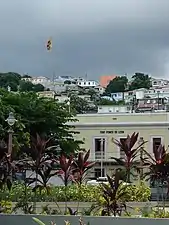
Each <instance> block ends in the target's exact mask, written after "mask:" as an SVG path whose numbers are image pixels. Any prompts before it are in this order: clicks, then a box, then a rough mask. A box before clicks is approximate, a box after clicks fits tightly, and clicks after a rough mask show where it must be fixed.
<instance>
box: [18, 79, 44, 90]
mask: <svg viewBox="0 0 169 225" xmlns="http://www.w3.org/2000/svg"><path fill="white" fill-rule="evenodd" d="M44 89H45V87H44V86H43V85H42V84H33V83H32V82H30V81H24V80H21V81H20V83H19V90H20V91H21V92H28V91H34V92H39V91H44Z"/></svg>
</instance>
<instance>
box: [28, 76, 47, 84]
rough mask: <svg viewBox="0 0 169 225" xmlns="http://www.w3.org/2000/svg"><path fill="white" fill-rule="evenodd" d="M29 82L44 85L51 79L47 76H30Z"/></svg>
mask: <svg viewBox="0 0 169 225" xmlns="http://www.w3.org/2000/svg"><path fill="white" fill-rule="evenodd" d="M31 82H32V83H33V84H42V85H45V84H46V83H50V82H51V81H50V79H49V78H47V77H42V76H39V77H34V78H32V81H31Z"/></svg>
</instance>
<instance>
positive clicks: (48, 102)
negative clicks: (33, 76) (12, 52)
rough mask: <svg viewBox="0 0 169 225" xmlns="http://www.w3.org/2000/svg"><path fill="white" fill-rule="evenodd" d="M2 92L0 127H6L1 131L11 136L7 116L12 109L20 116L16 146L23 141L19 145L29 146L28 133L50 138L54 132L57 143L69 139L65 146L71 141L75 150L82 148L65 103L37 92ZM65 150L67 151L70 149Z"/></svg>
mask: <svg viewBox="0 0 169 225" xmlns="http://www.w3.org/2000/svg"><path fill="white" fill-rule="evenodd" d="M0 95H1V102H0V104H1V112H0V124H1V126H0V130H1V131H2V133H0V135H1V138H2V139H3V138H4V139H7V124H6V122H5V119H6V118H7V117H8V113H9V112H10V111H13V112H14V114H15V116H16V118H17V120H18V122H17V123H16V124H15V126H14V138H15V139H16V143H15V149H16V146H18V145H19V147H18V149H21V147H22V148H23V147H24V151H26V149H27V150H29V142H28V139H27V138H28V137H27V135H29V139H30V137H31V136H33V137H36V133H38V134H39V135H40V136H42V137H46V138H49V137H51V136H52V137H53V145H60V143H62V142H64V143H67V145H66V144H65V145H64V146H68V143H73V144H74V149H72V151H73V152H74V151H76V150H78V149H79V142H78V141H74V139H73V131H71V130H70V128H71V126H69V125H67V123H68V122H69V121H70V122H71V121H73V119H72V115H71V114H70V113H69V112H68V110H66V107H65V105H64V104H60V103H58V102H56V101H53V99H45V98H39V97H38V95H36V93H33V92H27V93H15V94H13V93H12V92H7V91H4V90H2V91H0ZM24 138H25V141H24ZM23 142H24V143H23ZM64 146H63V148H64ZM62 150H63V151H67V149H62ZM68 151H69V149H68Z"/></svg>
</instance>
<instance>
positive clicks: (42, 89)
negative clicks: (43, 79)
mask: <svg viewBox="0 0 169 225" xmlns="http://www.w3.org/2000/svg"><path fill="white" fill-rule="evenodd" d="M44 89H45V87H44V86H43V85H42V84H35V85H34V87H33V91H35V92H39V91H44Z"/></svg>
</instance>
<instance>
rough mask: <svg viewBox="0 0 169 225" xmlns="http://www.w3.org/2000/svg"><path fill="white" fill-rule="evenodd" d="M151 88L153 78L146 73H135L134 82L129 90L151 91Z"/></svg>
mask: <svg viewBox="0 0 169 225" xmlns="http://www.w3.org/2000/svg"><path fill="white" fill-rule="evenodd" d="M150 87H151V77H149V75H147V74H144V73H135V74H134V75H133V76H132V82H131V84H130V85H129V90H136V89H139V88H146V89H149V88H150Z"/></svg>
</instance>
